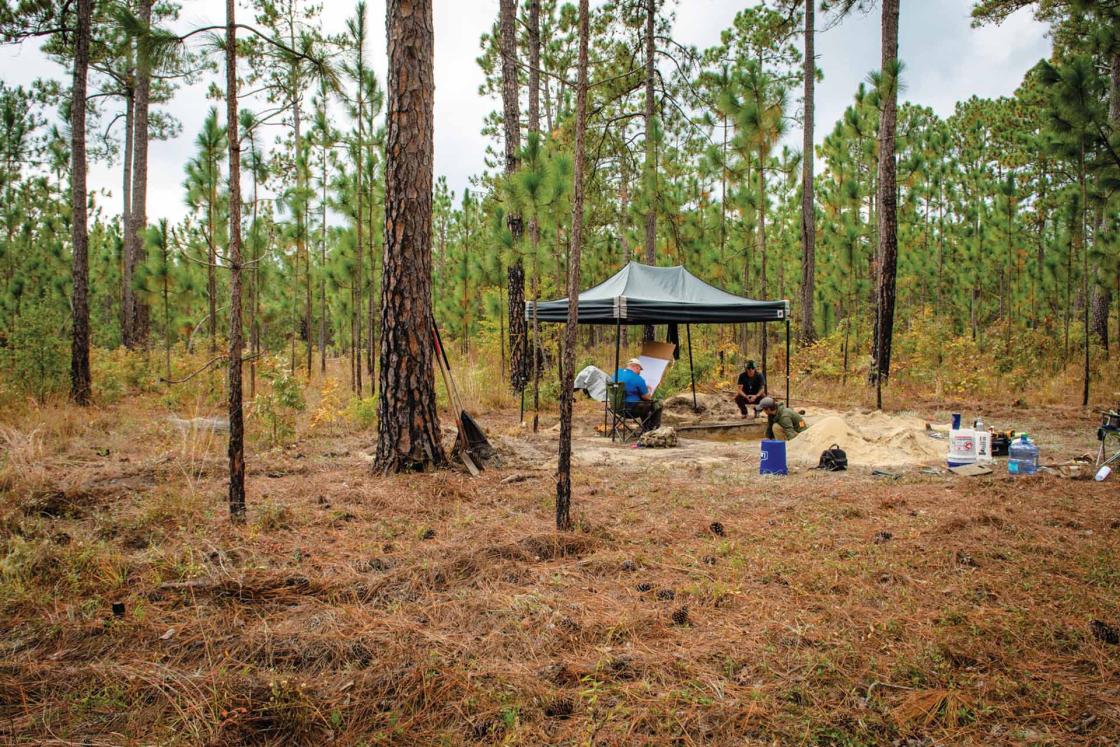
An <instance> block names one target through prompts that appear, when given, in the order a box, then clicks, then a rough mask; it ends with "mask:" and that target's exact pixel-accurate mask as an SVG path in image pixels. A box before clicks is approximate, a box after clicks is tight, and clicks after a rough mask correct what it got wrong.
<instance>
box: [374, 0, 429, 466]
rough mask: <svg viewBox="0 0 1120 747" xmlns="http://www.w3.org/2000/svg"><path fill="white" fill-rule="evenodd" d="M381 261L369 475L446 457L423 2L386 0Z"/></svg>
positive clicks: (425, 1)
mask: <svg viewBox="0 0 1120 747" xmlns="http://www.w3.org/2000/svg"><path fill="white" fill-rule="evenodd" d="M386 27H387V31H388V52H389V86H388V108H387V110H386V112H387V114H386V140H385V254H384V257H385V262H384V267H383V268H382V286H381V370H380V372H379V374H380V378H379V383H380V386H379V387H378V389H379V390H380V391H379V398H378V405H377V415H378V418H377V420H378V423H377V454H376V456H375V458H374V462H373V469H374V471H375V472H380V473H383V474H384V473H390V472H402V471H406V470H417V469H426V468H429V467H433V466H437V467H438V466H443V465H445V464H446V463H447V457H446V456H445V455H444V451H443V445H442V444H441V442H440V429H439V416H438V415H437V413H436V393H435V379H434V376H433V371H432V364H433V363H434V360H433V344H432V292H431V290H432V149H433V134H432V128H433V116H434V112H433V102H434V90H435V89H434V80H433V57H432V54H433V52H432V3H431V0H389V2H388V6H387V8H386Z"/></svg>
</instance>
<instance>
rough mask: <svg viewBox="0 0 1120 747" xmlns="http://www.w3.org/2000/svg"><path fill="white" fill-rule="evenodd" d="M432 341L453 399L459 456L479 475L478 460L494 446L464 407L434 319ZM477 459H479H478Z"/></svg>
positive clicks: (449, 394)
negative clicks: (457, 430)
mask: <svg viewBox="0 0 1120 747" xmlns="http://www.w3.org/2000/svg"><path fill="white" fill-rule="evenodd" d="M432 341H433V342H434V343H435V347H436V363H437V364H438V365H439V371H440V374H441V375H442V376H443V385H444V387H445V388H446V389H447V396H448V399H449V400H450V401H451V410H452V412H454V413H455V425H456V426H458V428H459V438H458V446H457V448H458V450H459V457H460V458H461V459H462V460H463V464H464V465H466V467H467V471H469V472H470V473H471V474H472V475H474V476H475V477H477V476H478V475H479V473H480V472H481V471H482V470H481V469H480V468H479V466H478V461H482V460H484V459H486V458H488V457H490V456H491V455H493V453H494V447H493V446H491V445H490V442H489V441H488V440H486V434H485V433H483V432H482V428H481V427H480V426H479V425H478V422H477V421H475V419H474V418H472V417H471V416H470V415H469V414H468V413H467V411H466V409H465V408H464V407H463V398H462V397H460V396H459V387H458V386H456V384H455V377H454V376H452V374H451V363H450V361H448V360H447V352H446V351H445V350H444V348H443V339H442V338H441V337H440V334H439V327H438V326H437V325H436V323H435V320H434V319H433V320H432ZM476 460H477V461H476Z"/></svg>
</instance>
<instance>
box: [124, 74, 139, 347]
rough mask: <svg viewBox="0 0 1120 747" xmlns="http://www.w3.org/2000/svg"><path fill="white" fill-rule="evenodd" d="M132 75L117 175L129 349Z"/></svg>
mask: <svg viewBox="0 0 1120 747" xmlns="http://www.w3.org/2000/svg"><path fill="white" fill-rule="evenodd" d="M133 75H135V69H130V70H129V78H130V80H129V82H128V83H127V84H126V85H127V90H126V91H125V104H124V168H123V173H122V175H121V194H122V196H123V203H122V205H121V236H123V237H124V238H123V240H122V242H121V243H122V245H123V246H122V252H121V254H122V256H121V264H120V271H121V344H122V345H124V346H125V347H128V348H131V347H132V337H133V332H132V302H133V301H132V299H133V294H132V267H133V260H132V257H133V254H134V252H133V250H132V242H133V236H132V234H131V232H130V229H131V228H132V220H131V219H130V217H129V216H130V215H131V214H132V138H133V134H134V132H135V131H136V91H135V83H133V82H132V80H131V78H132V76H133Z"/></svg>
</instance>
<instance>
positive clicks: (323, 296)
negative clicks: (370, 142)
mask: <svg viewBox="0 0 1120 747" xmlns="http://www.w3.org/2000/svg"><path fill="white" fill-rule="evenodd" d="M326 95H327V94H326V90H325V87H324V90H323V106H324V107H326ZM328 122H329V120H328ZM324 137H326V133H324ZM328 156H329V149H328V147H327V144H326V143H325V142H324V143H323V172H322V184H323V204H322V209H323V215H322V221H323V225H322V226H321V230H322V235H321V236H320V241H319V373H320V374H322V375H323V376H326V373H327V158H328Z"/></svg>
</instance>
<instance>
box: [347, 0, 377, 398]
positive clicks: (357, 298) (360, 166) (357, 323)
mask: <svg viewBox="0 0 1120 747" xmlns="http://www.w3.org/2000/svg"><path fill="white" fill-rule="evenodd" d="M365 22H366V5H365V3H364V2H359V3H358V9H357V23H356V26H357V29H356V33H357V35H358V36H357V39H356V41H357V43H358V65H357V69H356V70H355V72H356V75H355V77H356V78H357V81H358V147H357V154H358V155H357V162H356V163H355V164H354V167H355V169H356V171H357V175H356V176H357V181H358V190H357V195H356V199H357V208H358V216H357V220H356V221H355V226H354V228H355V231H356V232H357V241H356V242H355V244H354V278H353V280H352V281H351V288H352V293H353V296H354V302H353V309H352V312H353V322H352V323H351V325H350V329H351V338H352V339H351V346H352V350H353V356H352V360H351V361H350V365H351V366H352V367H353V372H354V373H353V376H352V380H353V383H354V393H355V394H357V395H358V396H359V397H361V396H362V284H363V282H364V280H365V274H364V273H363V271H362V228H363V226H362V203H363V202H364V199H363V194H362V176H363V173H362V172H363V171H364V170H365V159H364V158H363V157H362V153H363V152H364V149H365V144H364V142H363V135H364V133H363V127H364V124H363V122H364V120H365V117H364V111H363V105H364V103H365V101H364V98H363V96H364V93H365V87H364V86H363V85H362V83H363V79H364V77H365V51H366V50H365ZM370 386H371V387H372V386H373V382H372V381H371V382H370Z"/></svg>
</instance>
